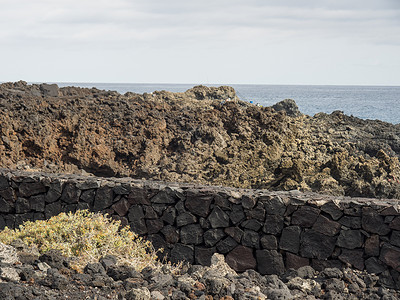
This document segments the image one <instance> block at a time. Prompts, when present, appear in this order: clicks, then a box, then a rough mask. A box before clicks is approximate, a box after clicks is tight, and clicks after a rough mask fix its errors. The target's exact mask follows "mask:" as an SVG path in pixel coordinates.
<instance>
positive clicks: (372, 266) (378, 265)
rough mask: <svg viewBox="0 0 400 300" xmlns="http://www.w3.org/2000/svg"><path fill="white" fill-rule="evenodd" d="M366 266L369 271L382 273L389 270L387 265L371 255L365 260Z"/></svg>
mask: <svg viewBox="0 0 400 300" xmlns="http://www.w3.org/2000/svg"><path fill="white" fill-rule="evenodd" d="M365 268H366V269H367V272H368V273H374V274H380V273H382V272H384V271H385V270H387V267H386V266H385V265H384V264H383V263H382V262H380V261H379V260H378V259H377V258H376V257H370V258H368V259H367V260H366V261H365Z"/></svg>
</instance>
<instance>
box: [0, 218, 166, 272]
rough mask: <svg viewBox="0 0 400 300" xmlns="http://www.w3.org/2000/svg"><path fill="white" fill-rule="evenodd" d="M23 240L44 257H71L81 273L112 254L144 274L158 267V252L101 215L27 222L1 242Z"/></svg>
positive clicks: (5, 232) (8, 232)
mask: <svg viewBox="0 0 400 300" xmlns="http://www.w3.org/2000/svg"><path fill="white" fill-rule="evenodd" d="M16 239H21V240H22V241H23V242H24V243H25V244H26V245H28V246H29V247H37V248H38V250H39V252H40V253H41V254H43V253H45V252H47V251H49V250H52V249H55V250H59V251H61V253H62V254H63V255H65V256H67V257H76V259H75V260H76V266H77V268H78V269H81V268H82V267H84V266H85V265H86V264H87V263H89V262H97V261H98V260H99V259H100V258H101V257H103V256H105V255H107V254H111V255H115V256H116V257H118V261H119V263H120V264H123V263H125V264H130V265H132V266H134V267H135V269H136V270H138V271H140V270H142V269H143V268H144V267H146V266H151V267H154V266H156V265H157V264H158V262H157V255H156V254H157V252H156V251H155V250H154V248H153V246H152V244H151V243H150V242H149V241H145V240H143V239H142V238H140V237H138V236H137V234H135V233H134V232H132V231H131V230H130V228H129V227H128V226H126V227H123V228H121V222H120V221H116V220H113V219H111V218H109V217H108V216H107V215H103V214H101V213H92V212H89V211H87V210H79V211H77V212H76V213H61V214H59V215H57V216H55V217H52V218H50V219H49V220H38V221H35V222H31V221H27V222H25V223H24V224H23V225H20V226H19V229H15V230H12V229H9V228H7V227H6V228H5V229H4V230H3V231H1V232H0V242H3V243H4V244H11V243H12V242H13V241H14V240H16Z"/></svg>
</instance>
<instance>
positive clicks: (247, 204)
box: [242, 195, 257, 209]
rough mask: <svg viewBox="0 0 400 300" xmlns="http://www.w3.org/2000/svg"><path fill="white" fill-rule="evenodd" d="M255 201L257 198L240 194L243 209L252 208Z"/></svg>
mask: <svg viewBox="0 0 400 300" xmlns="http://www.w3.org/2000/svg"><path fill="white" fill-rule="evenodd" d="M256 203H257V199H256V198H254V197H253V196H247V195H243V196H242V206H243V208H244V209H252V208H253V207H254V206H255V205H256Z"/></svg>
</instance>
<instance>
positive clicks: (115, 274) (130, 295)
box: [0, 244, 400, 300]
mask: <svg viewBox="0 0 400 300" xmlns="http://www.w3.org/2000/svg"><path fill="white" fill-rule="evenodd" d="M4 249H6V248H5V247H4V246H3V245H2V244H0V256H4V255H3V252H2V251H3V250H4ZM6 251H8V250H6ZM14 252H15V253H18V255H21V254H22V253H23V250H21V251H18V252H17V251H16V250H14ZM52 261H59V262H60V264H52V263H51V262H52ZM69 262H70V259H69V258H66V257H63V256H61V255H60V254H59V253H58V252H57V251H52V252H51V253H49V254H48V255H46V256H45V255H42V256H36V257H32V259H31V260H29V261H26V260H25V261H14V262H0V299H7V300H13V299H19V300H22V299H31V300H33V299H40V300H50V299H98V300H105V299H119V300H130V299H142V300H150V299H160V300H163V299H165V300H167V299H201V300H210V299H221V300H222V299H224V300H229V299H261V300H263V299H398V297H399V296H400V295H399V294H398V292H397V290H396V289H397V288H396V289H393V282H387V280H385V278H382V279H380V278H378V277H377V276H375V275H371V274H368V273H365V272H360V271H355V270H351V269H349V268H346V269H338V268H328V269H325V270H324V271H322V272H318V271H316V270H314V269H313V268H311V267H309V266H307V267H302V268H299V269H298V270H294V269H290V270H289V271H288V272H286V273H284V274H282V275H281V276H279V277H278V276H277V275H264V276H263V275H261V274H259V273H257V272H255V271H253V270H249V271H246V272H243V273H241V274H237V273H236V272H235V271H233V270H232V269H231V268H230V267H229V266H228V265H227V264H226V263H225V262H224V258H223V256H221V255H218V254H215V255H213V256H212V258H211V266H210V267H204V266H199V265H185V266H183V267H182V268H181V269H179V270H178V269H171V266H169V265H161V266H160V267H158V268H154V269H152V268H149V267H147V268H145V269H143V270H142V272H138V271H136V270H135V269H134V268H132V267H127V266H124V265H119V264H118V260H117V258H116V257H113V256H107V257H104V258H102V259H100V261H99V262H98V263H92V264H88V265H87V266H86V267H85V268H84V272H83V273H77V272H76V271H75V270H74V269H72V268H70V264H69ZM177 271H179V272H177Z"/></svg>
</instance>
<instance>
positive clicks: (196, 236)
mask: <svg viewBox="0 0 400 300" xmlns="http://www.w3.org/2000/svg"><path fill="white" fill-rule="evenodd" d="M180 237H181V242H182V243H183V244H186V245H189V244H192V245H198V244H201V243H202V242H203V229H202V228H201V226H200V224H190V225H187V226H183V227H182V228H181V234H180Z"/></svg>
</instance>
